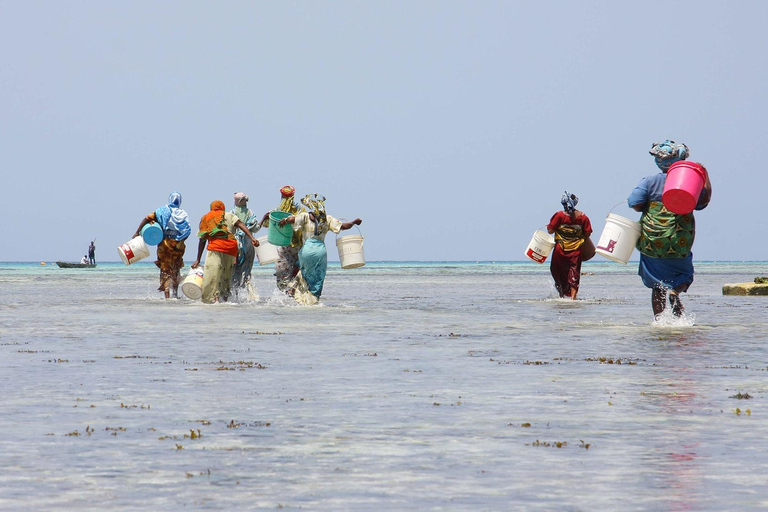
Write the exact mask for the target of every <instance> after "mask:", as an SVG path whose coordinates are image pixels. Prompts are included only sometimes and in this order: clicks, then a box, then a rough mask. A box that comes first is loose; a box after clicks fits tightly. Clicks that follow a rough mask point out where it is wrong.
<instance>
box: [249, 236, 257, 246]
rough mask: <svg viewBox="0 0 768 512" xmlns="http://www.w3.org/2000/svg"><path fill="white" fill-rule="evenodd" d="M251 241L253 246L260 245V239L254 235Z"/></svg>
mask: <svg viewBox="0 0 768 512" xmlns="http://www.w3.org/2000/svg"><path fill="white" fill-rule="evenodd" d="M251 242H253V246H254V247H258V246H259V241H258V240H256V239H255V238H253V237H251Z"/></svg>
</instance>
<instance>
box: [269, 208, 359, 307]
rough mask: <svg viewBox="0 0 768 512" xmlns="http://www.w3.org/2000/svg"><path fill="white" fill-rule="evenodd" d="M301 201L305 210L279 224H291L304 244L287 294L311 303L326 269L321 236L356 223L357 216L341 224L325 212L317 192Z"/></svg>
mask: <svg viewBox="0 0 768 512" xmlns="http://www.w3.org/2000/svg"><path fill="white" fill-rule="evenodd" d="M301 203H302V204H303V205H304V206H305V207H306V208H307V210H308V211H306V212H301V213H298V214H296V215H291V216H290V217H287V218H285V219H282V220H280V225H281V226H284V225H285V224H293V229H294V231H299V232H301V234H302V237H303V239H304V243H303V245H302V246H301V249H300V250H299V273H298V274H297V275H296V277H295V278H294V279H293V281H292V282H291V284H290V285H289V290H288V294H289V295H292V296H293V298H294V299H296V301H297V302H299V303H300V304H315V303H317V301H318V299H319V298H320V296H321V295H322V293H323V284H324V283H325V273H326V270H327V269H328V251H327V250H326V248H325V235H326V233H328V231H333V232H334V233H339V232H340V231H344V230H347V229H350V228H352V227H353V226H356V225H357V226H359V225H360V224H361V223H362V222H363V221H362V220H360V219H359V218H358V219H355V220H353V221H352V222H344V223H342V222H341V221H340V220H338V219H336V218H335V217H332V216H330V215H328V214H326V212H325V197H322V196H319V195H318V194H312V195H307V196H305V197H304V198H303V199H302V200H301Z"/></svg>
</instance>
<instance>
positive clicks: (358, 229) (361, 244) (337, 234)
mask: <svg viewBox="0 0 768 512" xmlns="http://www.w3.org/2000/svg"><path fill="white" fill-rule="evenodd" d="M339 220H340V221H343V222H349V221H348V220H347V219H345V218H344V217H339ZM355 227H356V228H357V232H358V233H360V236H361V237H363V241H362V242H360V247H362V246H363V243H365V237H364V236H363V232H362V231H360V226H358V225H357V224H355ZM338 239H339V233H336V240H338Z"/></svg>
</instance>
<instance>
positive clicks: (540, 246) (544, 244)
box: [525, 229, 555, 263]
mask: <svg viewBox="0 0 768 512" xmlns="http://www.w3.org/2000/svg"><path fill="white" fill-rule="evenodd" d="M554 247H555V237H554V236H552V235H550V234H549V233H547V232H546V231H542V230H540V229H539V230H538V231H536V232H534V233H533V238H531V243H529V244H528V248H527V249H525V255H526V256H527V257H529V258H531V259H532V260H533V261H535V262H536V263H544V262H545V261H546V260H547V256H549V253H551V252H552V249H553V248H554Z"/></svg>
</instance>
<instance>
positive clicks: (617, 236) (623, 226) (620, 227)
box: [595, 213, 640, 264]
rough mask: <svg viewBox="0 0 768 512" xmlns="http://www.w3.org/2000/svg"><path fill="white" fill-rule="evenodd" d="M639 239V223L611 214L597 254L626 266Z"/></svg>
mask: <svg viewBox="0 0 768 512" xmlns="http://www.w3.org/2000/svg"><path fill="white" fill-rule="evenodd" d="M638 238H640V224H639V223H637V222H635V221H634V220H630V219H627V218H624V217H622V216H621V215H616V214H615V213H609V214H608V217H607V218H606V219H605V227H604V228H603V233H602V234H601V235H600V240H598V241H597V247H596V248H595V252H596V253H597V254H599V255H601V256H604V257H606V258H608V259H609V260H613V261H616V262H618V263H624V264H626V263H627V262H628V261H629V258H630V256H632V251H633V250H634V249H635V244H636V243H637V239H638Z"/></svg>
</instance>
